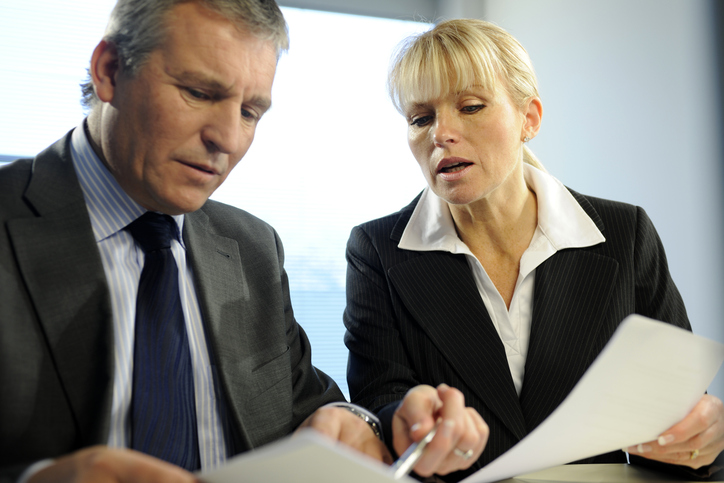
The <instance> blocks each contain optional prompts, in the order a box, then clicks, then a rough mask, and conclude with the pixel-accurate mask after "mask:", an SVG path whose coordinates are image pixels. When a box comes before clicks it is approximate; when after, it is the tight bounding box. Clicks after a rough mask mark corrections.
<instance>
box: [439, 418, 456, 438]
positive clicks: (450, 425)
mask: <svg viewBox="0 0 724 483" xmlns="http://www.w3.org/2000/svg"><path fill="white" fill-rule="evenodd" d="M454 429H455V421H453V420H452V419H446V420H445V421H443V423H442V430H441V433H442V435H443V437H445V438H449V437H451V436H452V434H453V430H454Z"/></svg>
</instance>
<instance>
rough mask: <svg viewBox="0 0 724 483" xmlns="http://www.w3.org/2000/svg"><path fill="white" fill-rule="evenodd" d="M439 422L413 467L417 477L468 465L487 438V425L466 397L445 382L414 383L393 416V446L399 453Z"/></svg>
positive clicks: (446, 471)
mask: <svg viewBox="0 0 724 483" xmlns="http://www.w3.org/2000/svg"><path fill="white" fill-rule="evenodd" d="M436 424H437V425H438V428H437V432H436V433H435V437H434V438H433V439H432V441H430V443H429V444H428V445H427V447H425V451H424V453H423V455H422V457H421V458H420V460H419V461H418V462H417V464H416V465H415V467H414V470H415V472H416V473H417V474H418V475H420V476H430V475H432V474H435V473H437V474H440V475H444V474H447V473H450V472H452V471H457V470H463V469H466V468H469V467H470V465H472V464H473V463H474V462H475V461H476V460H477V459H478V458H479V457H480V454H481V453H482V452H483V449H484V448H485V444H486V443H487V441H488V433H489V430H488V425H487V424H485V421H483V418H482V417H481V416H480V414H478V412H477V411H476V410H474V409H472V408H466V407H465V398H464V397H463V395H462V393H461V392H460V391H458V390H457V389H454V388H451V387H449V386H447V385H446V384H441V385H440V386H438V387H437V389H436V388H434V387H431V386H424V385H420V386H416V387H414V388H412V389H410V391H409V392H408V393H407V395H405V398H404V399H403V400H402V403H401V404H400V406H399V407H398V408H397V411H396V412H395V415H394V416H393V419H392V433H393V445H394V448H395V451H396V452H397V454H402V453H404V451H405V450H406V449H407V448H408V447H409V446H410V445H411V444H412V443H414V442H417V441H420V440H421V439H422V438H424V437H425V435H426V434H427V433H428V432H429V431H430V430H431V429H432V428H433V427H435V425H436Z"/></svg>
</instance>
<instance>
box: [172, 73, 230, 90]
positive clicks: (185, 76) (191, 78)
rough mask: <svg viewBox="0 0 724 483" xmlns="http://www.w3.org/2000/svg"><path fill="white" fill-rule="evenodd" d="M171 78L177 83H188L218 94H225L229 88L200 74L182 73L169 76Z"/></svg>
mask: <svg viewBox="0 0 724 483" xmlns="http://www.w3.org/2000/svg"><path fill="white" fill-rule="evenodd" d="M169 75H171V77H173V78H174V79H176V80H177V81H179V82H184V83H189V84H193V85H196V86H200V87H206V88H208V89H213V90H215V91H219V92H226V91H228V90H229V86H225V85H223V84H222V83H221V82H219V81H217V80H216V79H213V78H211V77H209V76H207V75H204V74H202V73H200V72H192V71H184V72H181V73H179V74H170V73H169Z"/></svg>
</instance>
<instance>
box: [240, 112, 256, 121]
mask: <svg viewBox="0 0 724 483" xmlns="http://www.w3.org/2000/svg"><path fill="white" fill-rule="evenodd" d="M241 117H243V118H244V119H249V120H252V121H256V120H258V119H259V116H257V115H256V114H255V113H253V112H252V111H250V110H248V109H242V110H241Z"/></svg>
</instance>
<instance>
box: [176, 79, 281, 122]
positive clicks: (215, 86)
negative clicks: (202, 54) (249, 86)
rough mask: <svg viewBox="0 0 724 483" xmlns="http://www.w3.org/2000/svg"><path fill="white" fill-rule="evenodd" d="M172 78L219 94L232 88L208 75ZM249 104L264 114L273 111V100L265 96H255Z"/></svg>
mask: <svg viewBox="0 0 724 483" xmlns="http://www.w3.org/2000/svg"><path fill="white" fill-rule="evenodd" d="M169 75H171V77H173V78H174V79H176V80H177V81H179V82H183V83H185V84H191V85H194V86H198V87H204V88H206V89H209V90H212V91H215V92H219V93H226V92H228V91H229V90H231V87H229V86H226V85H224V84H222V83H221V82H219V81H217V80H216V79H214V78H212V77H209V76H207V75H204V74H202V73H200V72H193V71H184V72H181V73H180V74H175V75H174V74H169ZM248 104H251V105H253V106H255V107H256V108H258V109H259V110H261V111H262V113H264V112H266V111H268V110H269V109H271V99H269V98H267V97H264V96H254V97H252V98H251V99H250V100H249V101H248Z"/></svg>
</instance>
